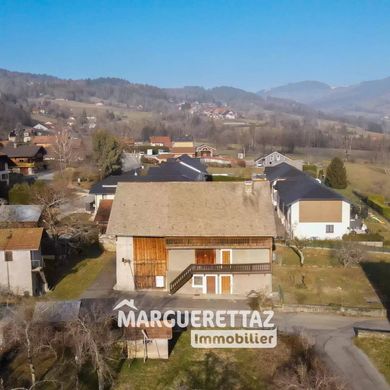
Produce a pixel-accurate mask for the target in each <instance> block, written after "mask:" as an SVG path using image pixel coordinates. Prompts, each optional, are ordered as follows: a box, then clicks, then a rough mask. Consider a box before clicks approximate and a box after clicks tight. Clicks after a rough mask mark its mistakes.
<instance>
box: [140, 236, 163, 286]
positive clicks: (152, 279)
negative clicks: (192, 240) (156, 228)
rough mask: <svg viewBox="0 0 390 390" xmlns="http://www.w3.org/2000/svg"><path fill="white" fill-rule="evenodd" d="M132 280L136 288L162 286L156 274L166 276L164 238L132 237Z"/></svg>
mask: <svg viewBox="0 0 390 390" xmlns="http://www.w3.org/2000/svg"><path fill="white" fill-rule="evenodd" d="M133 245H134V282H135V287H136V288H137V289H145V288H158V287H160V288H164V287H165V286H157V285H156V277H157V276H164V279H165V276H166V273H167V257H168V256H167V249H166V246H165V239H164V238H157V237H134V242H133Z"/></svg>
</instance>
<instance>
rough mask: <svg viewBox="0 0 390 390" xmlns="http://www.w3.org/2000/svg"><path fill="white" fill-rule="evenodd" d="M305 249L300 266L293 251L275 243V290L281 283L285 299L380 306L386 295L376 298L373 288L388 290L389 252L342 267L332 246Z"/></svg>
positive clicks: (289, 301)
mask: <svg viewBox="0 0 390 390" xmlns="http://www.w3.org/2000/svg"><path fill="white" fill-rule="evenodd" d="M304 253H305V264H304V266H303V267H301V266H300V265H299V258H298V256H297V255H296V254H295V252H293V251H292V250H291V249H290V248H286V247H277V250H276V256H277V260H278V263H279V264H275V265H273V286H274V290H275V291H277V290H278V289H279V286H280V288H281V290H282V293H283V298H284V303H291V304H320V305H342V306H356V307H371V308H382V307H383V306H382V303H381V300H382V302H384V301H385V299H384V297H383V296H381V299H379V297H378V295H377V293H376V290H377V291H382V292H383V294H384V295H386V294H387V293H386V291H384V289H385V285H386V279H387V277H388V272H389V271H390V255H372V256H371V255H370V256H368V258H367V262H365V263H364V264H362V266H356V267H352V268H344V267H342V266H340V265H339V264H338V263H337V258H336V255H335V252H334V251H333V250H318V249H305V250H304ZM380 264H382V266H381V267H379V265H380ZM383 268H385V270H384V269H383ZM386 270H387V272H385V271H386Z"/></svg>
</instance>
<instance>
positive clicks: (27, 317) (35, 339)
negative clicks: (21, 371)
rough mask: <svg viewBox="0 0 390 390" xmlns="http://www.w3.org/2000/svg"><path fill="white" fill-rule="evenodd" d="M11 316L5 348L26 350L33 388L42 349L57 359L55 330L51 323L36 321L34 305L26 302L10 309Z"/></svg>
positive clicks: (35, 382) (5, 338) (36, 380)
mask: <svg viewBox="0 0 390 390" xmlns="http://www.w3.org/2000/svg"><path fill="white" fill-rule="evenodd" d="M9 317H10V318H9V319H10V326H8V327H7V330H6V335H5V337H4V348H5V349H14V348H19V350H22V351H24V352H25V354H26V357H27V365H28V370H29V374H30V381H31V387H32V388H33V387H34V386H35V385H36V384H37V382H38V380H39V378H37V374H36V368H35V361H36V360H38V359H39V358H41V353H42V351H44V350H46V351H48V352H49V353H50V354H51V355H52V356H53V358H54V359H55V360H56V359H57V352H56V348H55V343H56V341H57V338H56V335H55V332H54V330H53V328H52V327H51V326H49V325H45V326H41V325H39V324H37V323H34V322H33V306H32V305H29V304H26V303H24V304H22V305H19V306H18V307H17V308H16V309H9Z"/></svg>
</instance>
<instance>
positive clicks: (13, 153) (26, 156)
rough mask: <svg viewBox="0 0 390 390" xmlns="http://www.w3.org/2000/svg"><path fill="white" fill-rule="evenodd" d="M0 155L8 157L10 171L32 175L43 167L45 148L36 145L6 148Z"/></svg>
mask: <svg viewBox="0 0 390 390" xmlns="http://www.w3.org/2000/svg"><path fill="white" fill-rule="evenodd" d="M1 153H3V154H5V155H7V156H8V158H9V160H10V161H11V164H10V166H9V168H10V170H11V171H12V172H14V173H22V174H23V175H33V174H34V173H35V172H36V171H38V170H40V169H41V168H42V167H44V162H43V156H44V155H45V154H46V150H45V148H43V147H42V146H38V145H22V146H16V144H14V145H13V146H12V145H11V146H6V147H5V148H3V149H2V150H1Z"/></svg>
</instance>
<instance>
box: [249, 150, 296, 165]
mask: <svg viewBox="0 0 390 390" xmlns="http://www.w3.org/2000/svg"><path fill="white" fill-rule="evenodd" d="M282 163H286V164H289V165H292V166H293V167H295V168H297V169H300V170H302V166H303V161H302V160H292V159H291V158H289V157H287V156H285V155H284V154H282V153H279V152H276V151H275V152H272V153H270V154H267V155H266V156H260V157H258V158H257V159H256V160H255V164H256V166H257V167H258V168H261V167H274V166H276V165H279V164H282Z"/></svg>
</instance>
